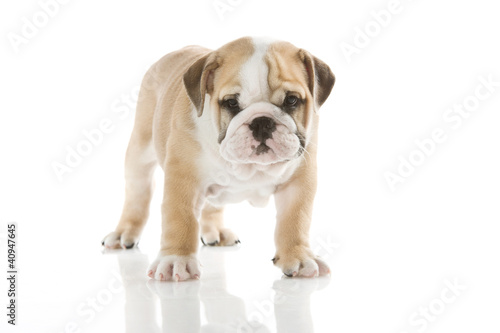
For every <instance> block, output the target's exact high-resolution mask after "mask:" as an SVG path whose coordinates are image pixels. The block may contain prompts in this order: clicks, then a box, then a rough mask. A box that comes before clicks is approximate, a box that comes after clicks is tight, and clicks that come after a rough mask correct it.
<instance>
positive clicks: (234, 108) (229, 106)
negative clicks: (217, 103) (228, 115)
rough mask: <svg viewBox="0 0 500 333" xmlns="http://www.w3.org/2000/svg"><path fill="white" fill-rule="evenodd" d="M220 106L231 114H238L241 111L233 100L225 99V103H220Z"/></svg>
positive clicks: (235, 100) (236, 101)
mask: <svg viewBox="0 0 500 333" xmlns="http://www.w3.org/2000/svg"><path fill="white" fill-rule="evenodd" d="M222 106H223V107H224V108H225V109H227V110H228V111H231V112H232V113H237V112H240V110H241V109H240V104H239V103H238V100H237V99H235V98H230V99H226V100H225V101H223V102H222Z"/></svg>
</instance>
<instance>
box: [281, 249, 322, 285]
mask: <svg viewBox="0 0 500 333" xmlns="http://www.w3.org/2000/svg"><path fill="white" fill-rule="evenodd" d="M273 263H274V264H275V265H276V266H278V267H279V268H281V270H282V271H283V274H285V275H286V276H288V277H295V276H297V277H299V276H300V277H308V278H312V277H316V276H323V275H328V274H330V268H329V267H328V265H327V264H326V263H325V262H324V261H323V260H321V259H320V258H319V257H317V256H315V255H314V254H313V253H312V251H311V250H310V249H309V248H308V247H305V246H296V247H293V248H289V249H286V250H281V251H278V252H277V254H276V256H275V257H274V258H273Z"/></svg>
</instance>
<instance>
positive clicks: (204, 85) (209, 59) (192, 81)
mask: <svg viewBox="0 0 500 333" xmlns="http://www.w3.org/2000/svg"><path fill="white" fill-rule="evenodd" d="M217 67H219V65H218V63H217V61H216V56H215V54H214V53H213V52H210V53H208V54H207V55H205V56H203V57H201V58H200V59H198V60H196V61H195V62H194V63H193V64H192V65H191V67H189V69H188V70H187V72H186V73H185V74H184V78H183V81H184V87H186V91H187V94H188V96H189V99H190V100H191V102H192V103H193V105H194V106H195V107H196V111H197V113H198V117H200V116H201V115H202V114H203V106H204V105H205V94H211V93H212V92H213V90H214V71H215V70H216V69H217Z"/></svg>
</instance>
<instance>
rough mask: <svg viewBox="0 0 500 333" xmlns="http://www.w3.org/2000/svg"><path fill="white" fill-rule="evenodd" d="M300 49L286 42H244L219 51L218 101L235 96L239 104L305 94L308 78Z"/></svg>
mask: <svg viewBox="0 0 500 333" xmlns="http://www.w3.org/2000/svg"><path fill="white" fill-rule="evenodd" d="M298 51H299V49H298V48H296V47H295V46H293V45H292V44H290V43H287V42H276V41H272V40H267V39H255V38H243V39H240V40H237V41H235V42H233V43H231V44H227V45H226V46H224V47H223V48H221V49H219V50H218V54H219V56H220V60H221V68H220V69H221V70H220V71H219V73H218V75H216V78H215V82H214V85H215V87H216V89H217V90H218V94H217V95H218V96H217V97H218V98H223V97H224V96H227V95H236V94H238V98H239V101H240V103H241V104H243V105H245V104H246V105H248V104H251V103H255V102H259V101H263V100H273V99H275V98H282V96H283V95H285V94H286V93H287V92H291V91H293V92H296V93H298V94H299V95H300V96H301V97H302V98H305V97H306V93H307V76H306V75H307V74H306V73H305V68H304V66H303V64H302V62H301V61H300V58H299V56H298Z"/></svg>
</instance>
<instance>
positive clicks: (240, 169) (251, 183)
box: [201, 151, 298, 207]
mask: <svg viewBox="0 0 500 333" xmlns="http://www.w3.org/2000/svg"><path fill="white" fill-rule="evenodd" d="M210 155H211V156H210ZM201 162H202V163H201V164H202V165H203V166H204V167H203V169H204V171H203V172H202V174H203V181H202V184H203V187H204V193H205V198H206V199H207V200H208V201H209V202H210V203H211V204H212V205H214V206H223V205H225V204H229V203H237V202H241V201H245V200H246V201H248V202H249V203H250V204H251V205H253V206H256V207H264V206H265V205H267V203H268V201H269V198H270V196H271V195H272V194H273V193H274V192H275V190H276V187H277V186H278V185H280V184H282V183H284V182H286V180H288V179H289V178H290V176H291V175H292V174H293V172H294V171H295V169H296V167H297V165H298V161H289V162H283V163H277V164H272V165H258V164H232V163H230V162H227V161H225V160H223V159H222V158H221V157H220V155H218V156H214V155H213V154H210V152H209V151H205V152H204V153H203V156H202V161H201Z"/></svg>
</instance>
